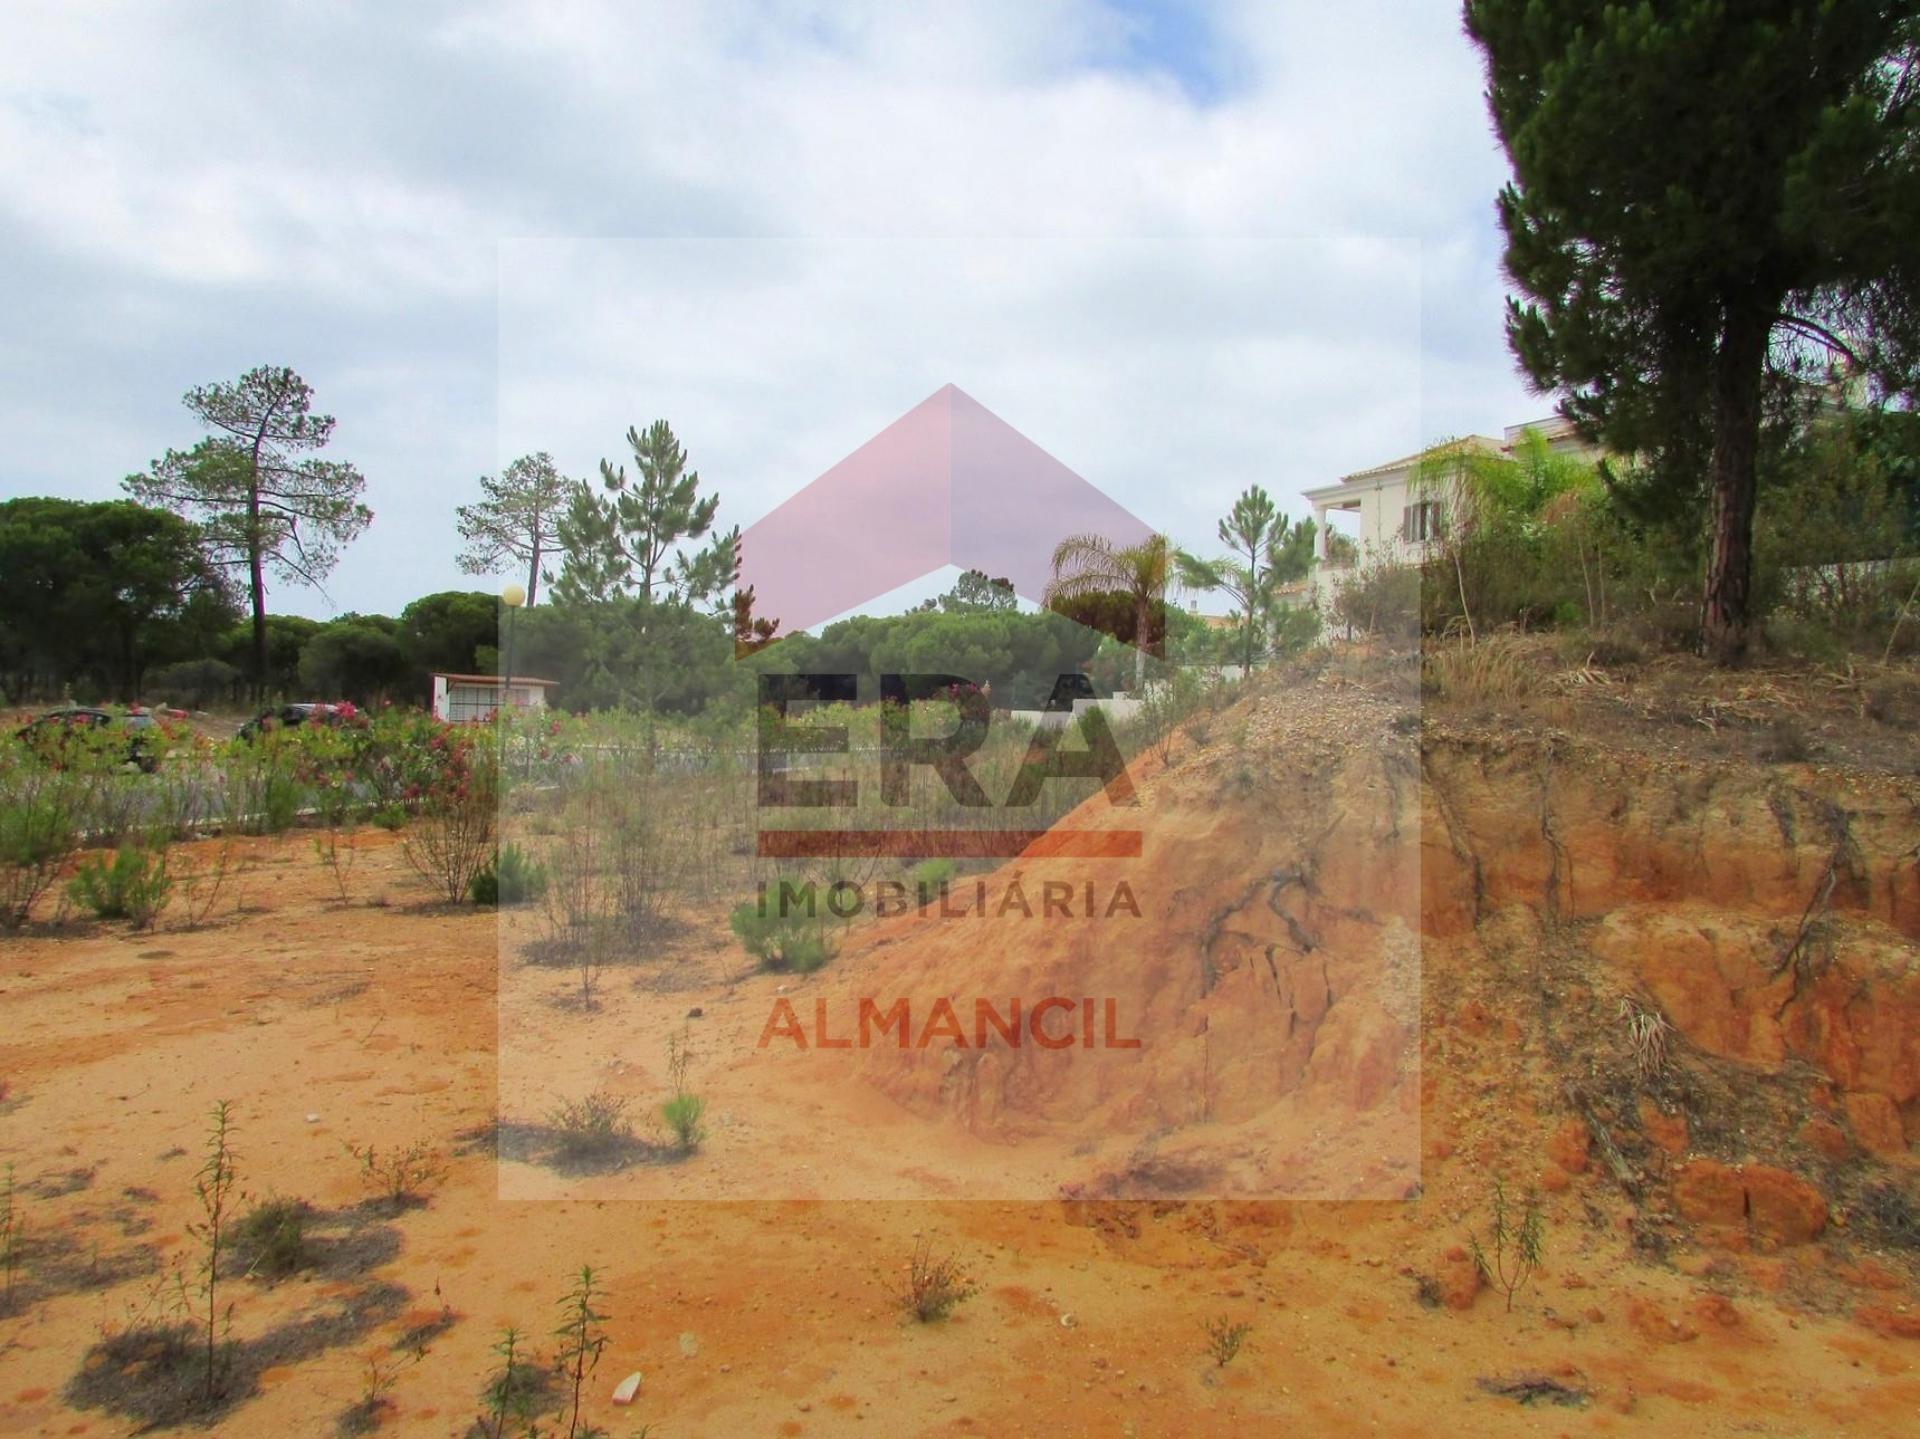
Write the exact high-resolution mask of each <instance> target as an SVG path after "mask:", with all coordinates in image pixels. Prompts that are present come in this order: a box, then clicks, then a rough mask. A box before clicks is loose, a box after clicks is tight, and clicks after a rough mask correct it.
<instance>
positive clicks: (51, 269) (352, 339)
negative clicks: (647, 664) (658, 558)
mask: <svg viewBox="0 0 1920 1439" xmlns="http://www.w3.org/2000/svg"><path fill="white" fill-rule="evenodd" d="M1504 178H1505V167H1504V162H1503V159H1502V156H1501V154H1500V152H1499V149H1498V146H1497V145H1496V143H1495V142H1494V140H1493V138H1492V136H1491V134H1490V133H1489V130H1488V127H1487V122H1486V118H1485V110H1484V105H1483V102H1482V98H1481V80H1480V73H1479V62H1478V59H1477V56H1476V55H1475V53H1474V52H1473V50H1472V48H1471V46H1470V45H1469V44H1468V43H1467V41H1466V40H1465V38H1464V37H1463V36H1462V34H1461V32H1460V27H1459V20H1458V14H1457V10H1456V7H1455V6H1453V5H1452V4H1450V3H1444V0H1396V3H1388V0H1349V3H1343V4H1339V5H1329V4H1326V3H1324V0H1314V3H1296V0H1278V3H1276V0H1222V3H1219V4H1198V5H1187V6H1174V5H1160V4H1155V3H1142V0H1007V3H973V4H967V5H945V4H932V5H911V6H909V5H900V4H896V3H886V0H872V3H863V4H826V3H819V4H812V3H763V4H744V3H742V4H731V3H726V4H723V3H713V4H704V5H700V4H692V3H678V4H663V3H634V0H629V3H608V4H598V3H588V0H544V3H527V4H517V3H493V4H487V3H472V4H463V5H439V4H430V3H419V4H410V5H401V4H394V3H362V4H353V3H341V0H315V3H310V4H309V3H294V4H278V5H276V4H268V3H261V0H253V3H246V4H240V3H231V4H229V3H218V4H216V3H172V4H163V5H157V4H151V3H126V4H106V3H95V4H87V5H75V4H71V3H61V0H50V3H44V4H43V3H25V0H10V3H9V4H8V5H7V6H6V7H5V9H4V10H0V497H12V496H16V495H28V494H55V495H67V496H74V497H81V498H105V497H110V496H113V495H116V494H117V493H118V490H119V481H120V479H121V477H122V476H124V475H125V474H126V473H128V472H129V471H133V470H137V469H140V468H143V467H144V466H145V465H146V464H147V462H148V461H149V460H151V459H152V458H153V457H154V456H155V455H157V454H159V453H160V452H162V451H164V450H165V449H166V448H168V447H169V446H180V447H185V446H187V445H190V444H191V443H193V442H194V441H195V440H196V439H197V438H199V431H198V430H197V429H196V427H195V424H194V422H193V420H192V417H191V416H189V415H188V414H187V412H186V411H185V410H184V409H182V408H181V406H180V395H181V392H182V391H184V390H185V389H187V388H188V387H189V386H191V385H194V384H197V383H201V382H205V381H208V380H215V379H230V378H233V377H235V376H237V375H238V374H239V373H240V372H241V371H243V370H244V369H246V368H248V367H250V366H252V365H256V364H263V363H273V364H288V365H292V366H293V367H294V368H295V369H297V370H299V371H300V373H301V374H302V375H304V376H305V377H306V378H307V380H308V381H309V382H310V383H311V384H312V385H313V386H314V388H315V391H316V392H317V397H318V403H319V408H321V409H323V410H325V411H327V412H330V413H332V414H333V415H335V416H336V417H337V419H338V422H339V423H338V428H337V430H336V432H335V441H334V444H333V446H332V447H331V449H330V451H329V454H330V455H331V456H332V457H334V458H339V459H345V460H351V461H352V462H354V463H355V464H357V465H358V466H359V467H360V468H361V470H362V471H363V472H364V473H365V474H366V476H367V479H368V488H367V496H366V498H367V501H368V503H369V504H370V505H371V506H372V507H373V509H374V511H375V515H376V518H375V522H374V525H373V527H372V528H371V529H370V530H369V531H368V532H367V534H366V535H365V536H364V537H362V538H361V539H360V540H359V541H357V542H356V543H355V544H354V545H353V546H352V547H351V548H350V549H349V550H348V552H347V553H346V555H345V557H344V558H343V560H342V561H341V564H340V566H339V568H338V569H337V570H336V571H335V573H334V575H333V576H332V578H331V579H330V580H329V582H328V585H327V592H326V594H325V595H321V594H318V593H314V592H311V591H300V590H296V589H291V588H285V589H280V590H277V591H276V592H275V593H274V595H273V605H274V608H276V609H279V610H291V611H297V612H301V613H307V614H314V615H320V616H325V615H328V614H331V613H334V612H336V611H340V610H347V609H355V610H362V611H386V612H394V611H397V610H398V609H399V608H400V607H401V606H402V605H404V604H405V603H406V601H407V600H408V599H410V598H412V597H414V596H416V595H418V594H421V593H425V592H428V591H432V590H436V589H443V588H454V587H481V586H484V587H491V585H492V584H493V583H495V582H493V581H488V580H484V579H482V580H475V579H471V578H469V577H466V576H463V575H461V574H460V572H459V571H458V570H457V568H456V567H455V565H454V562H453V553H454V550H455V547H456V542H455V537H454V532H453V507H454V506H455V505H456V504H459V503H461V502H462V501H464V500H467V499H469V498H471V497H472V494H473V490H474V479H475V477H476V476H478V475H480V474H482V473H487V472H490V471H493V470H495V469H496V468H497V467H498V466H499V465H500V464H501V463H503V462H504V460H506V459H510V458H512V457H513V456H514V455H516V454H519V453H522V452H524V451H527V450H533V449H546V450H549V451H551V452H552V453H553V454H554V456H555V458H556V459H557V460H558V461H559V463H560V465H561V467H562V469H563V470H564V471H566V472H567V473H569V474H574V475H586V474H590V473H592V471H593V470H594V469H595V468H596V466H597V464H598V461H599V460H600V458H601V457H602V456H607V457H612V458H615V459H618V458H620V456H621V454H622V451H623V449H624V444H623V440H622V435H623V433H624V430H625V428H626V426H627V425H629V424H639V425H641V426H643V427H644V426H645V424H646V423H647V422H649V421H651V420H652V419H654V418H656V417H665V418H667V419H668V420H669V421H671V422H672V423H673V425H674V427H675V429H676V430H677V431H678V432H679V434H680V438H681V440H682V442H683V443H684V444H686V446H687V448H688V450H689V452H690V454H691V457H692V462H693V464H694V465H695V466H696V467H697V468H698V469H699V470H700V472H701V475H702V478H703V480H704V481H705V482H706V484H707V485H709V486H710V487H712V488H713V489H715V490H717V491H718V492H719V493H720V494H721V496H722V508H721V519H722V522H723V523H725V524H728V525H731V524H734V523H738V524H742V525H746V524H750V523H751V522H752V521H753V520H755V519H756V518H758V517H759V516H760V515H761V514H763V513H765V512H766V511H767V510H768V509H769V508H770V507H772V506H773V505H775V504H777V503H778V502H779V501H780V499H781V498H783V497H784V496H785V495H786V494H789V493H791V492H792V491H793V490H795V489H797V488H798V487H799V486H801V485H803V484H805V483H806V482H807V481H808V480H810V479H811V478H813V476H814V475H816V474H818V473H819V472H821V471H822V470H824V469H826V468H827V467H828V466H830V465H831V464H833V463H834V462H835V461H837V460H839V459H840V458H841V457H842V456H843V455H844V454H846V453H847V452H848V451H849V450H851V449H852V448H853V447H855V446H856V445H858V444H859V443H860V442H861V441H863V440H864V439H866V438H867V437H868V436H869V435H871V434H872V433H873V432H874V431H875V430H877V429H878V428H880V427H881V426H882V425H884V424H886V423H887V422H888V421H889V420H891V419H892V418H894V417H895V416H897V415H898V414H900V413H902V412H904V411H905V410H907V409H909V408H910V407H912V406H913V405H914V404H917V403H918V402H919V401H921V400H923V399H925V398H926V397H927V395H929V394H931V393H932V392H933V391H934V390H936V389H938V388H939V387H940V386H941V385H942V384H946V383H949V382H951V383H954V384H957V385H959V386H960V387H961V388H962V389H964V390H966V391H967V392H968V393H969V394H971V395H972V396H973V397H974V398H975V399H977V400H979V401H980V402H981V403H982V404H984V405H986V406H987V407H988V408H989V409H991V410H993V411H995V412H996V413H998V414H1000V415H1001V416H1002V417H1003V418H1005V419H1006V420H1008V421H1009V422H1010V423H1012V424H1013V425H1015V426H1016V427H1017V428H1019V429H1020V430H1022V431H1023V432H1024V433H1026V434H1027V435H1028V436H1029V437H1030V438H1032V439H1033V440H1034V441H1035V442H1036V443H1038V444H1040V445H1042V446H1043V447H1044V448H1046V449H1047V450H1049V451H1050V452H1052V453H1053V454H1054V455H1056V456H1057V457H1058V458H1059V459H1061V460H1062V461H1063V462H1065V463H1066V464H1067V465H1069V466H1070V467H1072V468H1073V469H1075V470H1077V471H1078V472H1079V473H1080V474H1082V475H1084V476H1085V477H1086V478H1088V479H1089V480H1092V481H1093V482H1094V483H1096V484H1098V485H1100V486H1101V487H1102V488H1103V489H1105V490H1107V491H1108V492H1109V493H1110V494H1112V495H1113V496H1114V497H1115V498H1116V499H1118V500H1120V501H1121V502H1122V503H1123V504H1125V505H1126V506H1127V507H1128V508H1130V509H1132V510H1133V511H1134V512H1135V513H1136V514H1138V515H1140V516H1141V517H1142V518H1143V519H1145V520H1147V521H1148V522H1149V523H1151V524H1153V525H1155V526H1157V527H1160V528H1163V529H1166V530H1167V531H1169V532H1170V533H1172V534H1173V535H1174V537H1175V538H1176V539H1177V540H1179V541H1180V542H1182V543H1184V544H1187V545H1189V546H1192V547H1197V548H1200V549H1202V550H1203V551H1204V550H1207V549H1210V548H1211V545H1210V541H1211V529H1212V518H1213V517H1214V516H1216V515H1218V514H1219V513H1221V512H1222V511H1223V510H1224V509H1225V508H1226V507H1227V506H1228V505H1229V504H1230V503H1231V501H1232V498H1233V496H1234V495H1235V494H1237V493H1238V492H1239V491H1240V490H1241V489H1243V488H1244V487H1245V486H1246V485H1247V484H1249V483H1255V482H1257V483H1261V484H1264V485H1265V486H1266V487H1267V488H1268V489H1269V490H1271V491H1272V492H1273V493H1274V494H1275V496H1276V498H1278V499H1279V500H1280V502H1281V504H1282V506H1283V508H1288V509H1290V510H1291V511H1292V512H1293V513H1295V514H1299V513H1301V512H1302V511H1303V509H1304V507H1303V505H1302V504H1301V502H1300V500H1299V498H1298V495H1299V492H1300V491H1301V490H1303V489H1307V488H1311V487H1313V486H1316V485H1320V484H1325V483H1328V482H1330V481H1331V480H1333V479H1334V478H1336V477H1337V476H1338V475H1339V474H1341V473H1343V472H1345V471H1348V470H1352V469H1357V468H1361V467H1363V466H1366V465H1369V464H1373V463H1377V462H1379V461H1382V460H1385V459H1390V458H1393V457H1394V456H1395V455H1398V454H1402V453H1405V452H1406V451H1408V450H1410V449H1412V448H1414V447H1415V446H1416V445H1418V444H1420V443H1425V442H1426V441H1429V440H1432V439H1436V438H1439V437H1441V436H1444V435H1449V434H1458V433H1464V432H1467V431H1481V432H1492V433H1496V434H1497V433H1498V432H1499V429H1500V427H1501V426H1503V425H1506V424H1509V423H1513V422H1516V421H1520V420H1525V419H1532V418H1536V417H1538V416H1539V415H1542V414H1544V413H1546V412H1547V411H1548V410H1549V409H1550V408H1551V405H1550V402H1549V401H1547V400H1543V399H1541V398H1539V397H1535V396H1532V395H1530V394H1529V392H1528V390H1527V388H1526V386H1525V385H1524V383H1523V382H1522V381H1521V380H1520V379H1519V378H1518V377H1517V376H1516V375H1515V373H1514V370H1513V365H1512V361H1511V359H1510V357H1509V356H1508V354H1507V351H1506V348H1505V345H1504V341H1503V338H1502V334H1501V304H1502V296H1503V293H1504V287H1503V284H1502V280H1501V276H1500V273H1499V248H1500V247H1499V237H1498V233H1497V227H1496V225H1495V222H1494V217H1493V197H1494V194H1495V192H1496V190H1497V189H1498V187H1499V185H1500V183H1501V182H1502V180H1503V179H1504Z"/></svg>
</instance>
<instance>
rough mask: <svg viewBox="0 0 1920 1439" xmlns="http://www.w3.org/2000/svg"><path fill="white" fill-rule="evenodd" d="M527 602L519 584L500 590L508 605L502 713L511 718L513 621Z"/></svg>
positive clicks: (502, 665)
mask: <svg viewBox="0 0 1920 1439" xmlns="http://www.w3.org/2000/svg"><path fill="white" fill-rule="evenodd" d="M526 602H527V592H526V591H525V590H523V589H522V588H520V586H519V585H508V586H507V587H506V588H505V589H503V590H501V591H500V603H501V604H503V605H505V606H506V607H507V648H506V652H505V654H504V655H502V657H501V664H500V715H501V718H502V719H510V718H511V717H512V715H513V621H514V616H515V615H517V614H519V613H520V606H522V605H524V604H525V603H526ZM505 734H506V731H505V730H504V728H503V729H502V731H501V743H502V744H504V743H505V742H506V740H505Z"/></svg>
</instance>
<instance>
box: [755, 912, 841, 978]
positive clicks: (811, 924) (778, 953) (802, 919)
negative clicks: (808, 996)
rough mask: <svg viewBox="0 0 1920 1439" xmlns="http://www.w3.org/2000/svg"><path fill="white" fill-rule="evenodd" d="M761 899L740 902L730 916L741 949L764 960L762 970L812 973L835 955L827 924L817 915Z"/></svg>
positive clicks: (761, 962) (761, 965)
mask: <svg viewBox="0 0 1920 1439" xmlns="http://www.w3.org/2000/svg"><path fill="white" fill-rule="evenodd" d="M772 908H773V909H774V910H779V911H783V912H769V906H767V905H766V904H765V903H764V902H762V901H758V900H748V901H747V902H746V903H744V904H740V905H736V906H735V907H734V911H733V914H732V916H731V918H730V921H729V922H730V923H731V924H732V926H733V932H734V934H735V936H737V937H738V939H739V940H740V946H741V948H743V949H745V950H746V952H747V953H748V954H750V955H752V956H753V957H754V958H755V959H757V960H759V961H760V967H761V968H762V969H767V970H773V971H775V972H790V973H793V974H811V973H813V971H815V970H816V969H819V968H821V967H822V966H823V965H825V964H826V963H827V961H828V960H830V959H832V958H833V953H834V947H833V943H832V941H831V940H830V939H829V938H828V937H827V929H826V925H825V923H824V922H823V921H822V920H821V919H820V917H819V916H817V915H811V914H799V913H795V912H792V911H790V910H786V909H785V907H784V906H779V905H775V906H773V907H772Z"/></svg>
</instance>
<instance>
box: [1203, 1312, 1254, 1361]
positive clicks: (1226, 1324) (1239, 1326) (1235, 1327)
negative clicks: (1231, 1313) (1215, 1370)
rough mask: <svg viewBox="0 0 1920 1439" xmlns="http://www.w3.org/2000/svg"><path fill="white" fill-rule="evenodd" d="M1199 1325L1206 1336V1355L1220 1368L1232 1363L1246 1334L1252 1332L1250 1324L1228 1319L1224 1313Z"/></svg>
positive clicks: (1245, 1340) (1245, 1339)
mask: <svg viewBox="0 0 1920 1439" xmlns="http://www.w3.org/2000/svg"><path fill="white" fill-rule="evenodd" d="M1200 1327H1201V1329H1202V1330H1204V1331H1205V1333H1206V1336H1207V1357H1208V1358H1210V1359H1212V1360H1213V1362H1214V1363H1215V1364H1216V1365H1218V1366H1219V1367H1220V1368H1222V1369H1225V1368H1226V1367H1227V1366H1228V1365H1229V1364H1231V1363H1233V1361H1234V1356H1236V1355H1237V1354H1239V1352H1240V1348H1241V1346H1242V1345H1244V1344H1245V1343H1246V1342H1247V1336H1248V1335H1249V1334H1251V1333H1253V1326H1252V1325H1251V1324H1248V1323H1245V1322H1244V1321H1236V1320H1231V1319H1228V1318H1227V1317H1226V1316H1225V1315H1224V1314H1221V1315H1215V1316H1214V1317H1213V1318H1212V1319H1209V1320H1207V1321H1206V1323H1204V1324H1202V1325H1201V1326H1200Z"/></svg>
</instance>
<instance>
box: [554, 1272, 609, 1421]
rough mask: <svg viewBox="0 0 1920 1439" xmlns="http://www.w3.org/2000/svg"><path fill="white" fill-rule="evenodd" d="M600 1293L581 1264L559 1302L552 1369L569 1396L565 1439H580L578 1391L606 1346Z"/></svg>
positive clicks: (591, 1277) (595, 1283) (598, 1361)
mask: <svg viewBox="0 0 1920 1439" xmlns="http://www.w3.org/2000/svg"><path fill="white" fill-rule="evenodd" d="M599 1298H600V1290H599V1287H598V1284H597V1282H596V1276H595V1275H594V1272H593V1268H592V1266H591V1265H582V1266H581V1268H580V1273H579V1275H578V1276H577V1277H576V1278H575V1279H574V1282H573V1288H571V1289H569V1290H568V1291H567V1292H566V1294H565V1296H564V1297H563V1298H562V1299H561V1300H560V1312H561V1315H562V1319H561V1322H560V1327H559V1328H558V1329H556V1330H554V1331H553V1332H554V1337H556V1338H557V1339H559V1341H560V1348H559V1349H558V1351H557V1352H556V1353H555V1354H554V1367H555V1368H556V1369H558V1370H559V1371H560V1378H561V1380H562V1382H563V1383H565V1384H566V1386H567V1388H568V1390H569V1391H570V1394H571V1397H570V1401H569V1404H568V1418H567V1439H580V1436H581V1434H582V1432H583V1431H582V1430H581V1428H580V1392H581V1390H582V1389H584V1388H585V1387H586V1383H587V1380H588V1379H589V1378H591V1377H592V1375H593V1371H594V1370H595V1369H597V1368H599V1366H600V1354H601V1352H602V1351H603V1350H604V1349H605V1348H606V1347H607V1329H606V1323H607V1316H606V1315H604V1314H602V1313H600V1312H599V1311H598V1310H596V1309H595V1308H594V1307H593V1306H594V1302H595V1301H596V1300H598V1299H599Z"/></svg>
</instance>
